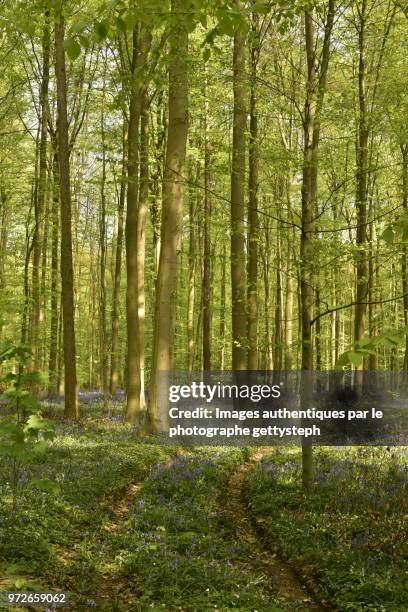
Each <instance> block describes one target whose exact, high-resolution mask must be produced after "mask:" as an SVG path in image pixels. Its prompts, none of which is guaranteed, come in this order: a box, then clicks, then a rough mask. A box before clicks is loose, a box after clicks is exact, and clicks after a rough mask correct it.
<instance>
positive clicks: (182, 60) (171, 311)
mask: <svg viewBox="0 0 408 612" xmlns="http://www.w3.org/2000/svg"><path fill="white" fill-rule="evenodd" d="M183 10H184V9H183V3H182V1H181V0H172V3H171V11H172V16H173V19H174V22H173V23H174V24H173V27H172V29H171V31H170V35H169V44H170V61H169V128H168V138H167V150H166V164H165V174H164V185H163V209H162V224H161V248H160V260H159V271H158V276H157V284H156V304H155V328H154V347H153V360H152V383H151V401H150V412H149V419H150V429H151V431H153V432H161V431H165V430H166V428H167V425H168V413H167V406H166V403H165V402H163V403H160V405H159V401H158V400H159V398H158V375H159V371H160V370H165V371H170V370H171V369H172V365H173V351H172V349H173V341H174V322H175V311H176V304H175V301H174V294H175V291H176V288H177V275H178V263H179V255H180V251H181V232H182V221H183V219H182V210H183V198H184V184H183V183H184V180H185V178H184V173H185V158H186V145H187V132H188V83H187V81H188V72H187V66H188V62H187V60H188V31H187V24H186V22H185V17H184V14H183Z"/></svg>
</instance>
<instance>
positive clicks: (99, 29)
mask: <svg viewBox="0 0 408 612" xmlns="http://www.w3.org/2000/svg"><path fill="white" fill-rule="evenodd" d="M108 31H109V25H108V23H107V22H106V21H99V22H97V23H96V24H95V27H94V37H95V40H96V42H98V43H100V42H103V41H104V40H105V38H106V37H107V35H108Z"/></svg>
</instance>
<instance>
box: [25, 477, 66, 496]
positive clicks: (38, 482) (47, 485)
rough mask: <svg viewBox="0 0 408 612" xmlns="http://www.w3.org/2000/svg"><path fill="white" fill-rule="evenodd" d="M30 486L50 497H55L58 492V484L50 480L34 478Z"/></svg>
mask: <svg viewBox="0 0 408 612" xmlns="http://www.w3.org/2000/svg"><path fill="white" fill-rule="evenodd" d="M31 484H32V485H34V486H35V487H37V489H40V491H44V492H45V493H50V494H51V495H57V494H58V493H59V492H60V487H59V484H58V483H57V482H55V480H51V479H50V478H34V479H33V480H32V481H31Z"/></svg>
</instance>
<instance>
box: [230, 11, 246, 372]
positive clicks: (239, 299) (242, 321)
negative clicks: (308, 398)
mask: <svg viewBox="0 0 408 612" xmlns="http://www.w3.org/2000/svg"><path fill="white" fill-rule="evenodd" d="M234 7H235V9H236V10H237V11H243V6H242V2H241V0H234ZM246 51H247V49H246V34H245V32H244V30H243V28H242V26H240V25H237V26H236V29H235V34H234V52H233V70H234V76H233V89H234V110H233V135H232V168H231V305H232V368H233V370H245V369H246V368H247V350H246V338H247V332H246V328H247V315H246V271H245V183H244V178H245V132H246V122H247V88H246V84H245V79H246V75H245V68H246V67H245V64H246V62H245V56H246Z"/></svg>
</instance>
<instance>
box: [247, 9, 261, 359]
mask: <svg viewBox="0 0 408 612" xmlns="http://www.w3.org/2000/svg"><path fill="white" fill-rule="evenodd" d="M258 21H259V20H258V15H257V13H253V15H252V37H253V38H252V44H251V90H250V110H249V179H248V181H249V185H248V191H249V210H248V321H247V334H248V369H249V370H257V369H258V239H259V237H258V183H259V178H258V175H259V142H258V114H257V96H256V78H257V66H258V60H259V44H260V41H259V35H258Z"/></svg>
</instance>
